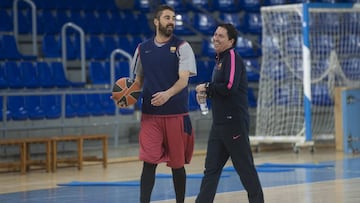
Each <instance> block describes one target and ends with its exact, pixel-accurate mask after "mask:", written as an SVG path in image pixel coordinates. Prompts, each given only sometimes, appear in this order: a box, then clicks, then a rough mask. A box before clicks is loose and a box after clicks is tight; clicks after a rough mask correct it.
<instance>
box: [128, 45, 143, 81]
mask: <svg viewBox="0 0 360 203" xmlns="http://www.w3.org/2000/svg"><path fill="white" fill-rule="evenodd" d="M139 49H140V45H139V46H138V47H137V48H136V50H135V52H134V55H133V58H132V61H131V70H133V73H134V74H135V75H139V76H143V75H144V74H143V67H142V64H141V60H140V52H139Z"/></svg>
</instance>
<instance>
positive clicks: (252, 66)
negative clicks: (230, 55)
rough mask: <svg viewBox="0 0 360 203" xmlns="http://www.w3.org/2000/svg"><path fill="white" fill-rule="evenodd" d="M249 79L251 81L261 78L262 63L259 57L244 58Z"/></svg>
mask: <svg viewBox="0 0 360 203" xmlns="http://www.w3.org/2000/svg"><path fill="white" fill-rule="evenodd" d="M243 61H244V65H245V68H246V73H247V79H248V81H249V82H258V81H259V78H260V65H259V62H258V60H257V58H244V59H243Z"/></svg>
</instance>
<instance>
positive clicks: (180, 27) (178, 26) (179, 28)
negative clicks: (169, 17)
mask: <svg viewBox="0 0 360 203" xmlns="http://www.w3.org/2000/svg"><path fill="white" fill-rule="evenodd" d="M188 26H191V20H190V17H189V15H188V13H177V14H176V16H175V30H174V32H175V34H177V35H193V34H194V32H193V31H192V30H190V29H189V28H188Z"/></svg>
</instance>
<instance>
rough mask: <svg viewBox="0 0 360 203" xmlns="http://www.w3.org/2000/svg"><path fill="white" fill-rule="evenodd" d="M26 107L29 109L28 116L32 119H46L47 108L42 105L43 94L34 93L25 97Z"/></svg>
mask: <svg viewBox="0 0 360 203" xmlns="http://www.w3.org/2000/svg"><path fill="white" fill-rule="evenodd" d="M24 108H25V109H26V110H27V111H28V117H29V119H32V120H38V119H44V118H45V117H46V113H45V110H44V109H43V107H42V105H41V96H38V95H32V96H25V97H24Z"/></svg>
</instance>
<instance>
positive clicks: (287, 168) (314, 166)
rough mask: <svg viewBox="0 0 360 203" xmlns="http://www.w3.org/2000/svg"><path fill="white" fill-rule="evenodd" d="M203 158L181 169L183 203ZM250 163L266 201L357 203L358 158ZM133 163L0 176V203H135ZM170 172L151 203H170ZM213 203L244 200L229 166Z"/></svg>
mask: <svg viewBox="0 0 360 203" xmlns="http://www.w3.org/2000/svg"><path fill="white" fill-rule="evenodd" d="M118 153H120V152H118ZM204 159H205V158H204V154H203V152H199V153H196V155H195V156H194V157H193V160H192V162H191V164H189V165H187V166H186V169H187V175H188V179H187V191H186V196H187V197H186V201H185V202H194V200H195V197H196V194H197V192H198V190H199V186H200V181H201V176H202V171H203V165H204ZM254 159H255V163H256V165H257V166H258V171H259V176H260V180H261V183H262V186H263V189H264V195H265V202H267V203H283V202H284V203H285V202H291V203H312V202H314V203H318V202H319V203H322V202H324V203H343V202H344V203H345V202H346V203H354V202H360V170H359V169H360V155H356V154H355V155H353V154H344V153H342V152H336V151H335V150H334V149H333V148H321V149H316V151H315V153H313V154H311V153H310V152H309V151H308V150H307V149H302V150H301V151H300V153H298V154H295V153H293V152H292V151H291V150H281V151H271V152H262V151H261V152H259V153H254ZM134 160H136V157H135V158H131V157H130V158H124V159H121V160H110V163H109V165H108V168H107V169H103V168H102V165H101V164H85V166H84V168H83V170H82V171H79V170H77V168H76V167H63V168H59V169H58V170H57V171H56V173H46V172H45V170H43V169H34V170H30V172H28V173H27V174H26V175H21V174H20V173H18V172H1V173H0V182H1V185H0V202H1V203H12V202H16V203H23V202H26V203H32V202H34V203H45V202H46V203H50V202H78V203H80V202H84V203H85V202H86V203H95V202H126V203H132V202H134V203H136V202H138V197H139V186H138V183H139V176H140V172H141V166H142V163H141V162H139V161H134ZM266 163H269V164H270V165H265V164H266ZM271 164H272V165H271ZM261 166H262V167H261ZM170 173H171V172H170V169H169V168H167V167H166V166H165V164H161V165H159V166H158V169H157V178H156V184H155V188H154V191H153V194H152V201H153V202H162V203H170V202H175V201H174V191H173V187H172V179H171V178H170V176H169V174H170ZM59 184H60V185H63V186H59ZM215 202H219V203H233V202H247V197H246V192H244V189H243V187H242V185H241V184H240V181H239V178H238V176H237V175H236V173H235V172H234V171H233V170H232V168H231V162H228V164H227V166H226V167H225V170H224V172H223V175H222V177H221V180H220V183H219V187H218V193H217V195H216V199H215Z"/></svg>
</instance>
